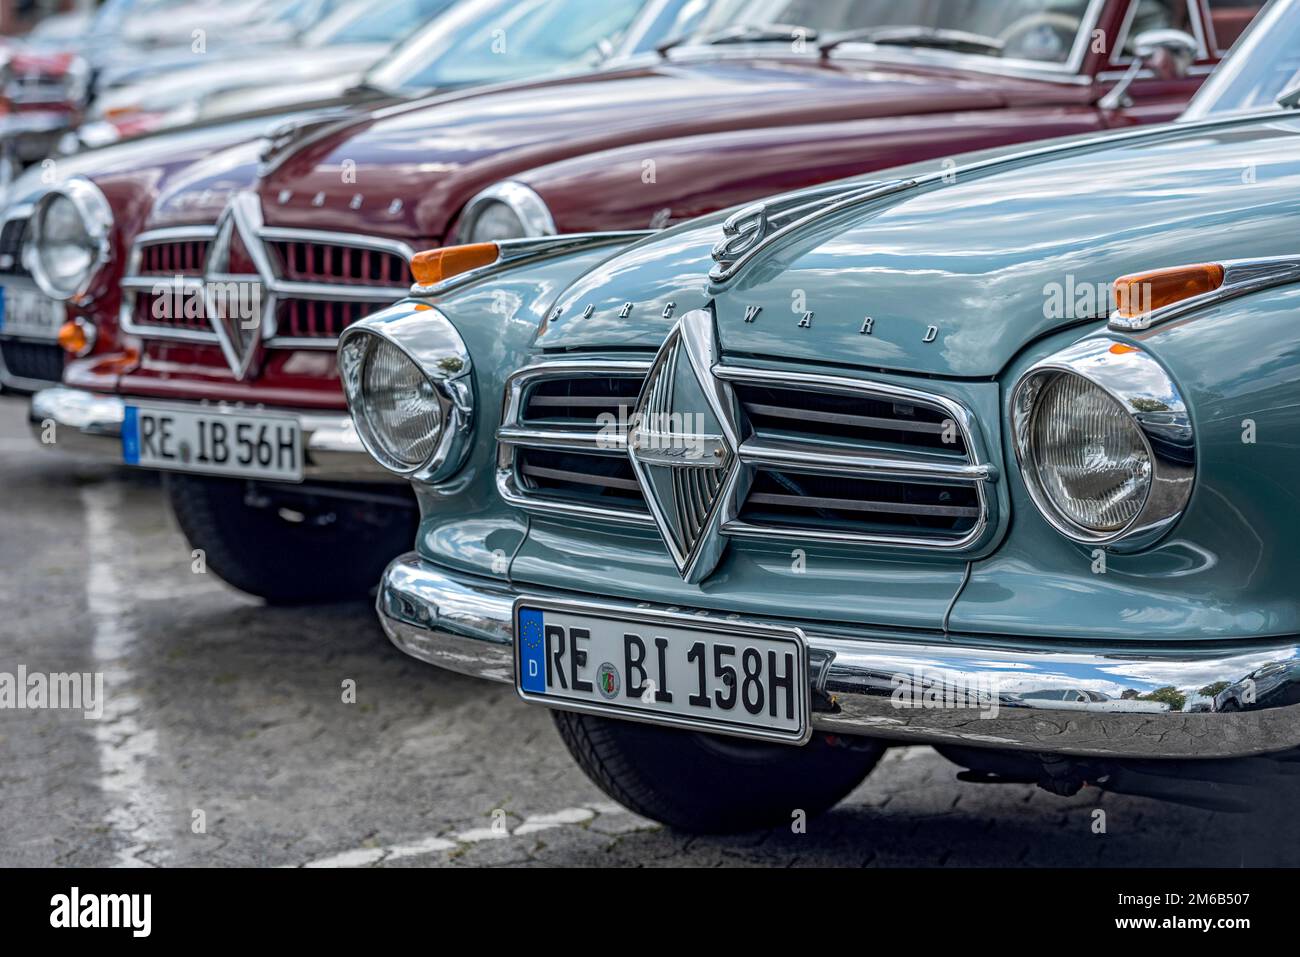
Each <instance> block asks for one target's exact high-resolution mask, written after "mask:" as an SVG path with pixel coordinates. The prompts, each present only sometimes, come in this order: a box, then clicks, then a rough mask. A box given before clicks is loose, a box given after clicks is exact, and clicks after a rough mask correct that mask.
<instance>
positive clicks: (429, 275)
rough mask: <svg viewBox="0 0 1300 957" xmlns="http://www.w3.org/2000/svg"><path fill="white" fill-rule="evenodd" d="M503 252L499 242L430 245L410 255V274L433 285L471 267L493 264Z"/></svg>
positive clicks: (425, 284)
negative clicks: (442, 245)
mask: <svg viewBox="0 0 1300 957" xmlns="http://www.w3.org/2000/svg"><path fill="white" fill-rule="evenodd" d="M500 256H501V248H500V247H499V246H497V244H496V243H474V244H473V245H469V246H448V247H446V248H445V249H428V250H425V251H424V252H422V253H416V254H415V255H414V256H413V257H411V275H413V276H414V277H415V281H416V282H417V283H419V284H420V285H421V286H434V285H437V284H438V283H440V282H442V281H444V280H446V279H450V278H451V277H452V276H459V275H460V274H461V273H466V272H469V271H470V270H471V269H482V268H483V267H484V266H491V265H492V264H493V263H494V262H496V261H497V259H498V258H500Z"/></svg>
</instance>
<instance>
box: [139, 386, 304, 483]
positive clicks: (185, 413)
mask: <svg viewBox="0 0 1300 957" xmlns="http://www.w3.org/2000/svg"><path fill="white" fill-rule="evenodd" d="M122 460H123V461H124V462H125V463H126V464H127V465H138V466H142V467H144V468H155V469H167V470H170V471H175V472H196V473H199V474H203V475H224V476H229V477H230V478H254V479H266V480H267V481H272V482H301V481H302V473H303V462H302V429H301V428H300V426H299V425H298V420H297V419H294V418H291V417H289V416H283V415H262V414H260V413H252V412H244V411H242V410H238V409H232V410H229V411H227V410H221V409H212V410H208V409H171V408H166V407H163V406H146V405H129V406H127V407H126V416H125V418H124V419H123V421H122Z"/></svg>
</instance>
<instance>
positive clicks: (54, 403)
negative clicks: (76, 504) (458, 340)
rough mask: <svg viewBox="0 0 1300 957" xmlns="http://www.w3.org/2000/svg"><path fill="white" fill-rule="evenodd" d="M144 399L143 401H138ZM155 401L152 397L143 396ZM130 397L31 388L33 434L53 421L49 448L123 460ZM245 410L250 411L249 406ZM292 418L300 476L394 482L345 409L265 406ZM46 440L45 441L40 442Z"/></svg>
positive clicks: (185, 405)
mask: <svg viewBox="0 0 1300 957" xmlns="http://www.w3.org/2000/svg"><path fill="white" fill-rule="evenodd" d="M141 401H145V400H141ZM147 401H149V402H150V403H156V401H157V400H147ZM131 404H132V402H131V399H129V398H124V397H119V396H114V395H104V394H100V393H95V392H90V391H87V390H84V389H72V388H68V387H66V386H56V387H54V388H50V389H45V390H43V391H41V392H38V393H36V394H35V395H34V396H33V397H32V403H31V406H30V409H29V412H28V421H29V424H30V425H31V429H32V432H33V434H34V435H35V436H36V437H37V439H38V440H41V439H42V438H43V436H44V435H45V434H46V432H47V430H48V428H49V426H50V425H51V424H53V426H54V434H55V436H56V440H55V442H53V443H51V444H49V446H48V447H50V448H57V449H60V450H63V451H67V452H74V453H77V454H79V455H82V456H87V457H91V458H95V459H99V460H102V461H109V462H118V463H120V462H122V423H123V421H124V420H125V418H126V408H127V406H129V405H131ZM165 404H166V405H168V406H170V407H174V408H179V409H193V410H199V409H202V410H205V411H212V412H221V411H234V410H236V409H237V408H242V407H237V406H234V405H231V404H228V403H220V402H212V403H199V402H181V401H168V402H166V403H165ZM244 411H254V409H253V408H252V407H249V408H245V409H244ZM259 411H268V412H274V413H275V414H276V415H285V416H289V417H291V418H294V419H296V420H297V422H298V425H299V428H300V429H301V431H302V444H303V465H304V467H303V476H304V478H307V479H313V480H318V481H333V482H395V481H398V480H397V478H396V477H395V476H394V475H393V474H392V473H391V472H389V471H388V470H387V469H385V468H383V467H382V466H380V465H379V463H377V462H376V461H375V460H374V459H373V458H372V457H371V456H370V455H369V453H367V452H366V450H365V447H364V446H363V445H362V444H361V440H360V439H359V438H358V437H357V433H356V429H355V428H354V427H353V424H352V419H351V417H350V416H349V415H348V414H347V413H346V412H320V411H294V410H287V409H278V408H277V409H265V410H259ZM43 444H45V443H43Z"/></svg>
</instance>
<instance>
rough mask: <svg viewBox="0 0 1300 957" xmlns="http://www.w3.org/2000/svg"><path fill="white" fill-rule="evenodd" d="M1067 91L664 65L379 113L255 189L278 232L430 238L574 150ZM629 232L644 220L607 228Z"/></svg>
mask: <svg viewBox="0 0 1300 957" xmlns="http://www.w3.org/2000/svg"><path fill="white" fill-rule="evenodd" d="M1071 95H1074V96H1077V95H1078V92H1077V91H1076V90H1072V89H1069V88H1063V85H1055V84H1046V83H1042V84H1036V83H1031V82H1027V81H1026V82H1019V81H1009V80H1007V79H1005V78H997V79H993V80H990V78H987V77H985V78H982V79H979V80H975V79H971V78H969V77H968V76H962V75H960V74H957V75H953V74H937V73H932V74H928V75H927V74H925V73H922V72H908V71H905V70H900V69H898V68H897V67H889V68H885V67H881V66H872V65H870V64H864V63H861V62H853V63H847V64H845V63H817V62H809V61H808V60H806V59H804V60H794V59H779V58H761V59H755V58H747V59H717V60H710V61H705V62H697V63H672V62H666V63H662V64H658V65H656V66H654V67H650V68H641V69H637V70H627V71H623V72H613V73H606V74H602V75H600V76H599V77H595V78H592V77H584V78H582V79H579V80H575V79H566V80H555V81H551V82H547V83H532V84H519V85H515V86H510V87H506V88H496V89H493V90H491V91H487V92H484V93H480V94H472V95H468V96H466V95H461V96H453V97H447V98H443V99H440V100H439V101H436V102H434V103H432V104H425V105H422V106H418V107H402V108H397V109H395V110H388V111H382V112H380V113H377V114H375V115H373V116H369V117H367V118H365V119H364V120H361V121H359V122H357V123H354V124H352V125H347V126H344V127H342V128H340V129H337V130H335V131H334V132H333V133H332V134H331V135H329V136H327V137H325V138H320V139H317V140H316V141H315V142H309V143H306V144H304V145H303V146H302V147H300V148H299V149H298V151H297V152H294V153H291V154H290V155H289V156H288V157H287V158H285V159H283V160H282V161H281V162H279V163H278V165H277V166H276V168H275V169H274V170H273V171H272V172H271V173H270V174H269V175H268V176H267V177H266V178H265V179H264V181H263V183H262V194H263V206H264V209H265V214H266V218H267V221H268V223H274V224H276V225H281V226H300V227H303V228H311V229H338V230H344V231H347V232H369V233H373V234H376V235H387V236H393V237H400V238H404V239H416V240H419V241H427V242H437V241H439V240H441V239H442V238H443V237H444V235H445V234H446V232H447V230H448V228H449V227H450V226H451V225H452V223H453V222H454V220H455V218H456V216H457V215H458V213H459V211H460V209H461V208H462V207H463V205H464V204H465V202H466V201H467V200H469V199H470V197H472V196H473V195H474V194H475V193H477V192H478V191H479V190H481V189H483V188H485V187H487V186H489V185H491V184H492V183H494V182H497V181H499V180H502V179H508V178H510V177H511V176H514V175H517V174H519V173H520V172H521V171H525V170H528V169H532V168H534V167H536V166H539V165H542V164H546V163H551V162H555V161H557V160H562V159H566V158H568V157H572V156H576V155H584V154H588V153H592V152H595V151H598V150H604V149H610V148H614V147H619V146H625V145H629V144H639V143H645V144H647V147H646V159H647V160H653V158H654V148H653V143H654V141H655V140H659V139H667V138H670V137H672V138H677V137H686V136H691V135H694V134H699V133H709V132H717V131H727V130H744V129H761V128H779V127H783V126H794V125H798V124H808V123H816V122H833V121H838V120H848V119H869V118H873V117H887V116H894V115H908V114H918V113H931V112H939V111H943V112H948V111H961V110H979V109H987V108H995V107H1000V106H1004V105H1006V104H1008V103H1011V102H1018V101H1024V100H1026V99H1040V100H1046V99H1050V98H1066V97H1070V96H1071ZM774 135H777V136H779V135H780V134H779V132H778V133H774ZM628 186H629V188H636V186H637V184H636V183H629V184H628ZM358 197H360V199H358ZM397 200H401V202H400V203H398V202H395V201H397ZM560 225H561V229H563V224H560ZM631 225H644V224H620V223H610V224H608V225H607V227H606V228H620V227H624V226H631Z"/></svg>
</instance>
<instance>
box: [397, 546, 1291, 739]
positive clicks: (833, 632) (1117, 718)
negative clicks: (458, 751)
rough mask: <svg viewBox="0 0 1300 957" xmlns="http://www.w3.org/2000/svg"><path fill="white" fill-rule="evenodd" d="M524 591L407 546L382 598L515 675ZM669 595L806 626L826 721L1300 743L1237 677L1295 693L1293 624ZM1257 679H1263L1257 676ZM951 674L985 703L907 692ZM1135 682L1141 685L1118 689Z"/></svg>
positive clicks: (460, 655) (818, 712) (446, 645)
mask: <svg viewBox="0 0 1300 957" xmlns="http://www.w3.org/2000/svg"><path fill="white" fill-rule="evenodd" d="M526 592H527V593H528V594H529V595H531V596H534V597H537V598H547V597H554V598H561V599H568V600H571V601H572V600H577V601H579V602H581V601H590V602H591V603H592V605H593V607H594V606H595V605H597V604H599V605H601V606H603V607H605V608H606V609H610V608H612V609H615V610H617V609H618V608H620V607H625V608H627V609H629V610H633V609H636V610H639V611H641V612H646V611H658V610H660V609H657V608H653V607H650V606H647V605H646V604H645V603H644V602H639V603H635V602H620V601H618V600H615V599H611V598H607V597H605V596H585V595H581V594H574V593H557V592H554V591H552V590H549V589H540V588H539V589H535V588H528V589H526ZM518 597H519V590H517V589H516V588H512V587H511V585H509V584H508V583H506V582H503V581H499V580H495V579H490V578H486V577H479V576H472V575H466V574H463V573H459V572H453V571H451V570H449V569H445V568H442V567H440V566H437V565H434V564H433V563H431V562H428V561H426V560H423V559H421V558H420V557H419V556H417V555H415V554H408V555H403V556H402V557H400V558H398V559H396V560H395V561H394V562H393V563H392V564H391V565H390V566H389V567H388V570H387V571H386V572H385V573H384V578H383V581H382V582H381V584H380V588H379V597H378V600H377V602H376V606H377V608H376V610H377V612H378V617H379V620H380V623H381V624H382V625H383V628H384V631H385V633H386V634H387V635H388V637H389V639H390V640H391V641H392V642H393V644H394V645H396V646H397V647H398V648H399V649H401V650H402V651H403V652H405V653H406V654H408V655H410V656H411V657H413V658H416V659H418V660H420V661H423V662H426V663H428V664H432V665H435V666H437V667H440V668H445V669H448V670H450V671H455V672H457V673H459V674H463V675H469V676H471V677H476V678H483V679H487V680H490V681H497V682H502V683H512V682H513V681H514V664H513V661H514V625H513V615H512V613H513V608H514V601H515V600H516V599H517V598H518ZM663 610H667V609H663ZM676 610H677V611H678V612H679V613H685V614H692V615H693V617H694V620H695V621H696V622H697V623H698V622H699V621H701V620H705V621H708V620H710V619H716V620H718V621H722V620H726V621H728V622H731V623H740V624H742V625H744V624H753V625H778V626H786V627H791V626H793V627H798V628H800V629H802V630H803V632H804V633H805V635H806V637H807V640H808V647H809V658H810V665H811V666H812V667H811V671H810V676H811V687H810V689H809V690H810V693H811V696H812V700H813V726H814V727H815V728H816V729H818V730H820V731H823V732H827V733H838V734H856V735H865V736H870V737H879V738H884V739H888V740H894V741H903V742H918V743H939V744H942V743H947V744H961V745H968V746H971V747H979V748H992V749H999V750H1023V751H1035V752H1043V753H1051V754H1068V755H1078V756H1084V757H1100V758H1126V757H1129V758H1188V759H1199V758H1226V757H1236V756H1244V755H1252V754H1268V753H1270V752H1277V751H1284V750H1289V749H1291V748H1294V747H1296V746H1298V745H1300V705H1283V704H1279V705H1270V704H1269V703H1267V701H1266V700H1261V698H1262V697H1263V696H1262V695H1260V696H1255V695H1252V696H1251V697H1252V698H1254V701H1253V702H1251V703H1245V702H1244V701H1243V696H1242V695H1241V694H1240V693H1239V692H1240V691H1241V689H1243V688H1246V687H1248V686H1252V685H1254V684H1255V682H1254V676H1255V675H1257V674H1258V673H1259V672H1260V671H1261V670H1262V669H1264V668H1266V667H1270V666H1271V667H1273V668H1276V667H1277V666H1281V667H1283V668H1285V669H1286V670H1287V675H1288V677H1287V678H1286V680H1285V681H1284V683H1283V685H1282V687H1281V689H1280V690H1281V692H1282V693H1281V694H1278V695H1276V696H1273V695H1270V696H1269V698H1270V699H1272V700H1279V699H1280V700H1283V701H1284V700H1286V698H1287V697H1288V695H1287V694H1286V690H1287V689H1288V688H1292V689H1294V688H1295V687H1296V686H1297V685H1298V684H1300V639H1297V638H1289V639H1288V638H1284V637H1283V638H1277V639H1274V640H1272V641H1271V642H1265V643H1252V644H1241V643H1237V644H1231V645H1225V644H1224V643H1223V642H1205V643H1203V644H1195V643H1193V644H1191V645H1188V644H1186V643H1184V644H1180V645H1178V646H1177V647H1171V643H1169V642H1160V643H1158V642H1145V643H1144V642H1140V641H1134V642H1131V643H1128V644H1125V645H1121V646H1116V647H1113V648H1110V649H1098V648H1097V646H1095V645H1089V644H1087V643H1079V642H1058V641H1054V640H1053V639H1051V637H1050V636H1047V635H1043V636H1040V637H1037V638H1034V639H1032V640H1021V641H1011V640H1008V639H998V638H995V637H980V636H973V635H940V634H939V633H937V632H936V633H935V634H933V635H927V636H909V635H898V634H895V633H891V632H889V631H887V630H886V629H883V628H872V627H871V626H870V625H860V626H852V627H850V626H842V627H836V626H828V625H827V624H826V623H825V622H822V621H808V620H798V619H794V620H791V621H781V620H776V619H768V618H764V617H759V616H745V615H739V614H735V615H733V614H729V613H728V611H727V610H726V609H725V608H723V609H720V610H713V611H706V610H703V609H699V610H695V609H689V608H678V609H676ZM795 613H796V614H797V613H798V610H795ZM1220 682H1221V683H1223V684H1225V685H1226V686H1227V687H1226V688H1225V690H1224V691H1223V692H1220V693H1219V694H1218V695H1216V696H1215V697H1214V698H1211V699H1205V700H1204V701H1202V702H1201V703H1200V704H1199V705H1197V707H1201V708H1207V709H1209V710H1200V711H1188V710H1179V711H1175V710H1171V709H1170V708H1169V707H1168V706H1167V705H1166V704H1164V703H1162V702H1160V701H1158V700H1152V699H1150V697H1149V696H1150V695H1151V694H1152V693H1154V692H1156V691H1158V690H1160V689H1162V688H1169V687H1171V686H1172V687H1173V688H1175V689H1176V690H1177V692H1178V693H1179V694H1180V695H1184V696H1185V700H1184V704H1183V706H1182V707H1183V708H1188V707H1189V706H1191V705H1190V700H1189V699H1190V697H1191V696H1192V695H1193V694H1194V693H1195V692H1196V691H1197V690H1198V689H1200V688H1204V687H1206V686H1207V685H1210V684H1217V683H1220ZM1079 687H1087V688H1088V689H1096V690H1100V691H1101V692H1102V693H1103V694H1104V695H1105V698H1104V700H1102V701H1092V702H1087V703H1073V702H1071V703H1068V704H1067V703H1065V702H1053V701H1049V700H1045V699H1043V698H1035V697H1033V695H1034V694H1035V692H1037V693H1040V694H1041V693H1042V692H1044V691H1059V690H1073V689H1078V688H1079ZM1263 687H1264V685H1263V683H1262V682H1260V683H1258V685H1257V687H1256V690H1259V691H1262V689H1263ZM944 689H948V690H951V691H953V692H957V693H964V697H965V698H967V699H968V700H967V703H968V704H972V705H976V706H974V707H950V708H944V707H921V706H919V705H918V706H913V707H905V706H900V702H901V703H903V704H906V703H907V702H908V701H909V700H910V701H912V702H916V701H920V700H924V699H923V696H924V695H925V694H926V693H927V691H928V692H930V693H931V694H933V693H936V692H939V691H942V690H944ZM1130 689H1131V690H1132V691H1136V692H1138V693H1139V694H1140V695H1143V696H1147V700H1141V699H1135V698H1132V697H1131V696H1130V697H1124V696H1123V695H1124V694H1125V693H1126V692H1128V691H1129V690H1130ZM1234 689H1236V691H1234ZM900 692H901V693H900ZM976 696H982V697H983V703H982V704H981V703H980V702H979V701H976V700H969V699H972V698H975V697H976ZM1291 697H1294V695H1291ZM995 700H996V704H997V710H996V711H994V710H993V709H992V707H991V706H992V704H993V703H994V701H995Z"/></svg>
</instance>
